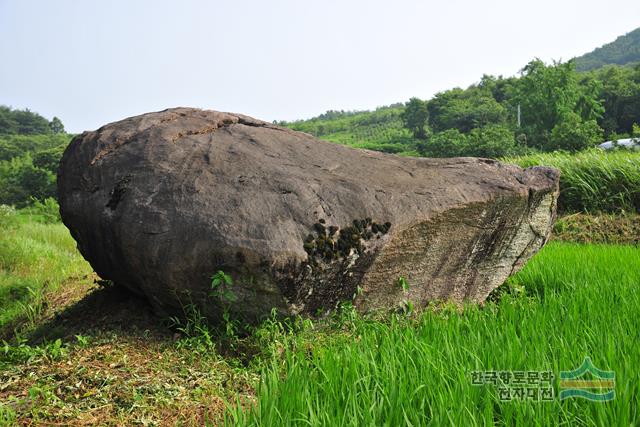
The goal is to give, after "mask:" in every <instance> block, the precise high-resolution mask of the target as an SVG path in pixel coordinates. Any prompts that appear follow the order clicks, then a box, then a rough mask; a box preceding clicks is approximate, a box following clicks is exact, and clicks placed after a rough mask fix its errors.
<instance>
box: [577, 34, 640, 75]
mask: <svg viewBox="0 0 640 427" xmlns="http://www.w3.org/2000/svg"><path fill="white" fill-rule="evenodd" d="M575 61H576V70H578V71H589V70H594V69H596V68H600V67H603V66H605V65H610V64H615V65H626V64H631V63H635V62H640V28H636V29H635V30H633V31H631V32H629V33H627V34H625V35H623V36H620V37H618V38H617V39H615V40H614V41H612V42H611V43H607V44H605V45H603V46H601V47H598V48H596V49H594V50H593V51H591V52H589V53H585V54H584V55H582V56H579V57H577V58H575Z"/></svg>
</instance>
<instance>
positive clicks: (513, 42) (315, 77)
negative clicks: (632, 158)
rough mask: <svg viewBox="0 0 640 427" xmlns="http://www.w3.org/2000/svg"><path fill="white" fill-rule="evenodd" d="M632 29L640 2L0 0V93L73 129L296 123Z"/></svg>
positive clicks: (466, 80) (504, 69)
mask: <svg viewBox="0 0 640 427" xmlns="http://www.w3.org/2000/svg"><path fill="white" fill-rule="evenodd" d="M638 26H640V1H638V0H633V1H622V0H620V1H618V0H609V1H607V2H603V1H598V2H596V1H592V0H582V1H573V0H571V1H563V0H553V1H551V0H537V1H531V0H530V1H526V2H523V1H516V0H510V1H509V0H504V1H498V0H493V1H477V0H476V1H472V0H466V1H463V0H449V1H439V2H435V1H408V0H395V1H378V0H366V1H364V0H363V1H360V0H358V1H349V0H343V1H333V0H324V1H310V0H307V1H304V0H298V1H295V0H276V1H266V0H263V1H258V0H256V1H229V0H227V1H204V0H202V1H198V0H172V1H164V0H148V1H143V0H108V1H107V0H102V1H98V0H95V1H89V0H85V1H82V0H76V1H74V0H55V1H54V0H49V1H47V0H41V1H36V0H0V60H1V61H2V63H1V64H0V104H5V105H9V106H12V107H14V108H30V109H31V110H33V111H37V112H39V113H41V114H43V115H44V116H45V117H47V118H49V119H50V118H51V117H52V116H54V115H56V116H58V117H60V118H61V119H62V121H63V123H64V124H65V126H66V128H67V130H68V131H72V132H79V131H82V130H87V129H95V128H97V127H99V126H101V125H103V124H105V123H107V122H111V121H114V120H119V119H121V118H124V117H127V116H131V115H135V114H140V113H144V112H148V111H156V110H161V109H164V108H168V107H174V106H193V107H201V108H210V109H216V110H221V111H233V112H239V113H244V114H248V115H251V116H254V117H257V118H260V119H263V120H274V119H277V120H293V119H299V118H308V117H311V116H314V115H317V114H320V113H322V112H324V111H325V110H328V109H338V110H339V109H344V110H351V109H372V108H375V107H377V106H380V105H387V104H391V103H394V102H400V101H406V100H408V99H409V98H410V97H411V96H419V97H421V98H429V97H431V96H432V95H433V94H434V93H436V92H438V91H441V90H445V89H449V88H452V87H455V86H461V87H466V86H468V85H469V84H471V83H474V82H476V81H478V80H479V79H480V77H481V76H482V74H483V73H487V74H502V75H505V76H507V75H513V74H516V73H517V72H518V70H519V69H521V68H522V67H523V66H524V65H525V64H526V63H527V62H528V61H530V60H531V59H533V58H534V57H540V58H542V59H544V60H546V61H549V60H551V59H565V60H566V59H569V58H572V57H574V56H577V55H580V54H582V53H585V52H588V51H591V50H592V49H594V48H595V47H598V46H600V45H602V44H604V43H607V42H610V41H613V40H614V39H615V38H616V37H617V36H619V35H622V34H624V33H627V32H629V31H631V30H633V29H635V28H636V27H638Z"/></svg>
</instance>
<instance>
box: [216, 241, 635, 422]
mask: <svg viewBox="0 0 640 427" xmlns="http://www.w3.org/2000/svg"><path fill="white" fill-rule="evenodd" d="M638 265H640V248H637V247H633V246H605V245H600V246H597V245H584V246H581V245H576V244H566V243H552V244H549V245H548V246H547V247H546V248H545V249H544V250H543V251H542V252H541V253H540V254H538V255H537V256H536V257H535V258H534V259H532V260H531V261H530V263H529V264H528V265H527V266H526V267H525V268H524V270H522V271H521V272H520V273H519V274H517V275H516V276H514V277H513V278H512V279H510V281H509V283H508V284H507V285H506V286H507V287H506V291H503V292H502V295H501V296H500V298H498V299H497V302H488V303H487V304H486V305H485V306H484V307H476V306H468V307H465V308H464V309H457V308H453V307H452V308H444V309H439V310H426V311H425V312H423V313H422V314H420V315H415V317H414V318H407V317H404V316H393V317H392V318H391V319H390V320H388V321H386V322H377V321H372V320H367V319H366V318H362V317H359V316H356V317H353V318H350V319H349V320H348V321H347V322H343V323H342V327H341V328H339V329H338V330H336V331H335V332H331V331H329V332H327V331H323V330H320V329H318V330H316V331H313V333H308V334H306V335H305V334H302V338H300V337H299V336H298V335H299V334H298V335H295V334H287V333H285V332H282V331H277V329H274V328H273V327H271V329H274V330H276V332H275V333H274V334H273V336H272V338H271V340H270V341H271V342H273V343H276V344H275V345H276V346H277V347H278V348H279V350H278V351H275V352H274V355H273V357H272V358H271V361H270V362H268V363H266V365H265V366H264V368H263V372H262V381H261V383H260V385H259V387H258V390H257V401H256V402H255V403H254V404H253V405H248V406H245V407H244V408H242V407H241V405H230V412H229V415H228V423H229V424H230V425H236V424H239V425H281V426H289V425H339V426H360V425H380V426H383V425H386V426H397V425H436V426H440V425H455V426H459V425H465V426H466V425H470V426H474V425H503V426H509V425H584V426H596V425H637V424H638V423H639V422H640V412H639V411H640V372H639V371H638V366H640V350H639V349H638V331H640V317H639V316H638V312H639V311H640V293H639V292H638V285H639V284H640V269H639V268H638ZM328 337H330V338H328ZM585 357H590V358H591V359H592V361H593V363H594V364H595V365H596V366H597V367H599V368H601V369H605V370H613V371H614V372H615V375H616V377H615V381H616V385H615V391H616V397H615V399H614V400H613V401H610V402H604V403H597V402H591V401H586V400H583V399H577V398H572V399H567V400H562V401H561V400H559V399H558V398H557V392H558V376H559V372H560V371H562V370H566V371H569V370H572V369H575V368H577V367H578V366H580V365H581V363H582V362H583V360H584V358H585ZM507 370H512V371H551V372H553V374H554V375H555V377H556V379H555V380H554V381H553V384H554V387H555V390H556V398H555V399H553V400H552V401H547V402H543V401H533V400H527V399H524V400H513V401H501V400H500V399H499V395H498V390H497V388H496V387H495V386H493V385H482V386H478V385H473V384H472V372H473V371H507Z"/></svg>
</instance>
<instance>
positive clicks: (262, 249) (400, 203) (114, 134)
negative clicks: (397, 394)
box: [58, 108, 559, 321]
mask: <svg viewBox="0 0 640 427" xmlns="http://www.w3.org/2000/svg"><path fill="white" fill-rule="evenodd" d="M558 178H559V173H558V171H556V170H554V169H550V168H546V167H532V168H528V169H521V168H520V167H518V166H514V165H508V164H503V163H500V162H498V161H494V160H488V159H480V158H451V159H431V158H411V157H399V156H395V155H390V154H384V153H379V152H373V151H367V150H357V149H353V148H349V147H345V146H341V145H338V144H333V143H329V142H325V141H321V140H318V139H316V138H314V137H313V136H311V135H309V134H306V133H301V132H295V131H293V130H289V129H285V128H281V127H278V126H275V125H273V124H270V123H267V122H263V121H260V120H256V119H253V118H251V117H247V116H244V115H240V114H230V113H221V112H217V111H205V110H200V109H193V108H173V109H168V110H165V111H161V112H157V113H149V114H143V115H140V116H136V117H131V118H128V119H125V120H122V121H119V122H116V123H111V124H108V125H106V126H103V127H101V128H100V129H98V130H96V131H93V132H84V133H83V134H81V135H78V136H77V137H76V138H74V139H73V141H72V142H71V144H70V145H69V147H68V148H67V149H66V151H65V153H64V156H63V158H62V160H61V163H60V169H59V172H58V193H59V198H60V213H61V215H62V219H63V221H64V223H65V225H66V226H67V227H68V228H69V230H70V231H71V234H72V236H73V237H74V239H75V240H76V241H77V243H78V248H79V250H80V252H81V253H82V255H83V256H84V257H85V258H86V259H87V260H88V261H89V262H90V263H91V265H92V266H93V268H94V269H95V271H96V272H97V273H98V274H99V275H100V276H101V277H102V278H103V279H108V280H111V281H113V282H114V283H115V284H117V285H118V286H123V287H126V288H128V289H130V290H131V291H134V292H136V293H139V294H141V295H144V296H146V297H147V298H148V299H149V301H150V302H151V303H152V304H153V306H154V307H155V308H156V309H157V310H159V311H161V312H163V313H175V312H176V311H177V310H180V308H181V307H184V306H185V305H186V304H195V305H196V306H197V307H199V308H200V309H201V310H203V311H204V313H205V314H206V315H207V316H209V318H210V319H216V318H219V317H220V315H221V313H222V312H223V310H230V311H231V312H232V313H233V314H234V315H238V316H241V317H242V318H244V319H246V320H249V321H256V320H259V319H261V318H263V317H264V316H268V315H269V314H270V312H271V310H272V309H274V308H275V309H276V310H277V311H278V312H279V313H280V314H284V315H287V314H310V315H316V314H318V313H324V312H326V311H327V310H330V309H333V308H335V307H336V306H337V305H338V304H340V303H342V302H345V301H349V302H352V303H353V305H354V306H355V307H356V308H357V309H359V310H361V311H370V310H376V309H385V310H386V309H393V308H396V307H399V306H401V305H402V304H407V301H409V302H411V303H412V304H413V306H414V307H421V306H424V305H426V304H428V303H429V302H432V301H443V300H450V301H454V302H456V303H460V302H463V301H472V302H482V301H483V300H485V298H486V297H487V296H488V295H489V293H490V292H491V291H492V290H494V289H495V288H496V287H498V286H499V285H500V284H502V283H503V282H504V281H505V279H506V278H507V277H508V276H509V275H510V274H512V273H514V272H515V271H517V270H518V269H520V268H521V267H522V266H523V264H524V263H525V262H526V261H527V259H529V258H530V257H531V256H532V255H533V254H534V253H535V252H536V251H538V250H539V249H540V248H541V247H542V245H544V243H545V242H546V241H547V239H548V237H549V234H550V230H551V226H552V223H553V221H554V219H555V212H556V199H557V196H558ZM218 271H223V272H224V273H225V274H227V275H229V276H230V277H231V278H232V284H226V283H225V282H224V280H222V281H220V280H218V281H217V282H216V284H214V285H212V279H211V277H212V276H213V275H215V274H216V272H218ZM400 278H402V279H403V280H400ZM219 282H221V283H219ZM223 288H224V289H223Z"/></svg>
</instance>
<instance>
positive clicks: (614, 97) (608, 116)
mask: <svg viewBox="0 0 640 427" xmlns="http://www.w3.org/2000/svg"><path fill="white" fill-rule="evenodd" d="M588 75H589V76H590V77H591V78H593V79H595V80H597V81H599V82H600V83H601V87H600V92H599V94H598V97H599V98H600V99H602V103H603V106H604V110H605V111H604V114H603V115H602V118H600V119H599V121H598V123H599V124H600V126H601V127H602V128H603V129H604V131H605V135H606V136H607V138H609V139H616V136H615V135H618V136H619V137H624V136H627V135H629V134H630V133H632V132H633V124H634V123H636V122H637V121H638V112H639V111H640V65H638V66H635V67H617V66H608V67H604V68H602V69H599V70H596V71H592V72H590V73H589V74H588Z"/></svg>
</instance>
